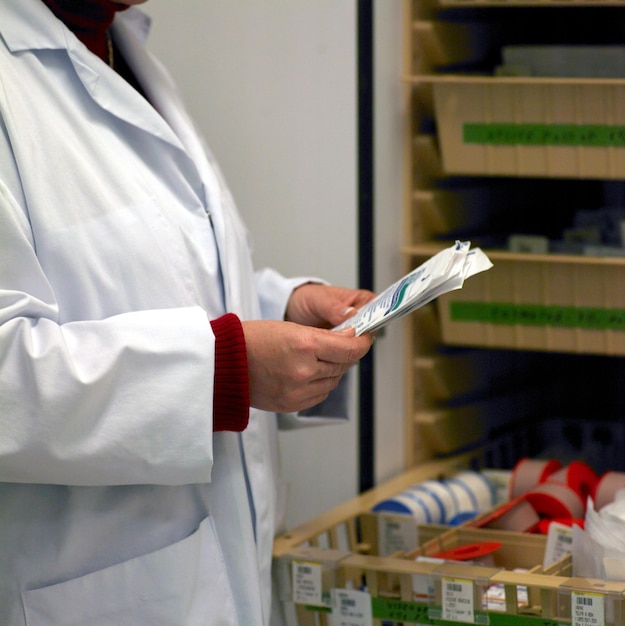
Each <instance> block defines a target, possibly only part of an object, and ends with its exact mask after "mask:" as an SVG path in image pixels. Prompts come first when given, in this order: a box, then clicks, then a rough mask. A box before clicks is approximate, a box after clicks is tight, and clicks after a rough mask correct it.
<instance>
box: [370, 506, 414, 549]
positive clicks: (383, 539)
mask: <svg viewBox="0 0 625 626" xmlns="http://www.w3.org/2000/svg"><path fill="white" fill-rule="evenodd" d="M418 545H419V542H418V536H417V523H416V522H415V520H414V519H413V518H412V517H408V518H407V519H399V516H398V515H397V516H394V517H387V516H386V515H384V514H379V516H378V548H379V554H380V556H388V555H389V554H394V553H395V552H409V551H410V550H414V549H415V548H416V547H417V546H418Z"/></svg>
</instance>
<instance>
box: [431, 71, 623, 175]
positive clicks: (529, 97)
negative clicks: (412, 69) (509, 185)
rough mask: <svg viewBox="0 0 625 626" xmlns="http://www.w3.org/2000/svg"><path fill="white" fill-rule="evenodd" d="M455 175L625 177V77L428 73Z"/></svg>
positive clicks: (448, 167)
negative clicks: (538, 76) (544, 76)
mask: <svg viewBox="0 0 625 626" xmlns="http://www.w3.org/2000/svg"><path fill="white" fill-rule="evenodd" d="M423 80H424V81H427V82H430V83H431V84H432V87H433V95H434V110H435V117H436V123H437V128H438V137H439V142H440V149H441V156H442V163H443V169H444V171H445V172H446V173H447V174H455V175H476V174H477V175H488V176H502V175H503V176H524V177H530V176H533V177H549V178H567V177H569V178H594V179H621V178H625V80H624V79H617V78H614V79H592V78H588V79H584V78H532V77H497V78H493V77H486V76H485V77H474V76H428V77H424V78H423Z"/></svg>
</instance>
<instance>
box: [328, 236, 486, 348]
mask: <svg viewBox="0 0 625 626" xmlns="http://www.w3.org/2000/svg"><path fill="white" fill-rule="evenodd" d="M470 247H471V243H470V242H469V241H456V243H455V244H454V245H453V246H451V247H450V248H447V249H445V250H441V251H440V252H439V253H437V254H435V255H434V256H433V257H431V258H430V259H428V260H427V261H426V262H425V263H423V264H422V265H420V266H419V267H417V268H416V269H414V270H413V271H412V272H410V273H409V274H406V276H404V277H403V278H402V279H401V280H399V281H397V282H396V283H395V284H393V285H391V286H390V287H388V288H387V289H385V290H384V291H383V292H382V293H380V294H379V295H378V296H377V297H376V298H374V299H373V300H371V302H369V303H368V304H366V305H365V306H364V307H362V308H361V309H360V310H359V311H358V313H356V315H354V316H353V317H351V318H349V319H348V320H346V321H345V322H343V323H342V324H340V325H339V326H336V327H335V328H334V330H340V329H341V328H347V327H350V326H353V327H354V328H355V329H356V334H357V335H361V334H362V333H368V332H374V331H376V330H379V329H380V328H382V327H383V326H386V325H387V324H388V323H389V322H391V321H392V320H394V319H397V318H398V317H403V316H404V315H407V314H408V313H411V312H412V311H414V310H415V309H418V308H419V307H422V306H423V305H424V304H427V303H428V302H431V301H432V300H434V299H435V298H437V297H438V296H440V295H441V294H444V293H447V292H448V291H452V290H454V289H460V288H461V287H462V285H463V283H464V281H465V279H466V278H469V277H470V276H473V275H474V274H477V273H478V272H483V271H484V270H487V269H490V268H491V267H492V266H493V264H492V263H491V262H490V259H489V258H488V257H487V256H486V254H484V252H482V250H480V249H479V248H474V249H473V250H470Z"/></svg>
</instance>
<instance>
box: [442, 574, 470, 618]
mask: <svg viewBox="0 0 625 626" xmlns="http://www.w3.org/2000/svg"><path fill="white" fill-rule="evenodd" d="M442 592H443V619H446V620H450V621H455V622H465V623H468V624H474V623H475V615H474V613H473V611H474V607H473V583H472V582H471V581H470V580H463V579H460V578H443V580H442Z"/></svg>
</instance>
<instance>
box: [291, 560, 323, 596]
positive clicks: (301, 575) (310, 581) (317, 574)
mask: <svg viewBox="0 0 625 626" xmlns="http://www.w3.org/2000/svg"><path fill="white" fill-rule="evenodd" d="M293 602H295V604H310V605H311V606H323V601H322V599H321V565H320V564H319V563H310V562H308V561H293Z"/></svg>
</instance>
